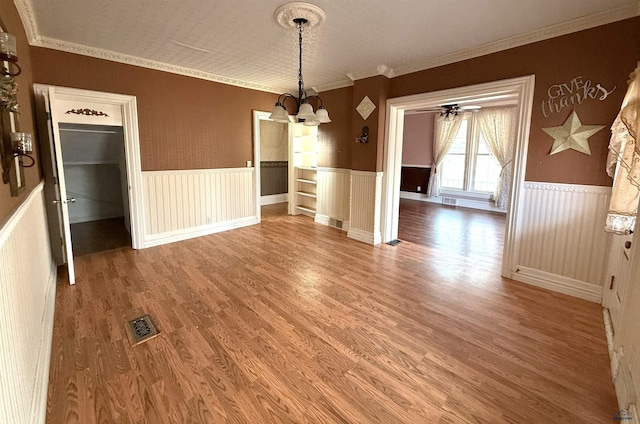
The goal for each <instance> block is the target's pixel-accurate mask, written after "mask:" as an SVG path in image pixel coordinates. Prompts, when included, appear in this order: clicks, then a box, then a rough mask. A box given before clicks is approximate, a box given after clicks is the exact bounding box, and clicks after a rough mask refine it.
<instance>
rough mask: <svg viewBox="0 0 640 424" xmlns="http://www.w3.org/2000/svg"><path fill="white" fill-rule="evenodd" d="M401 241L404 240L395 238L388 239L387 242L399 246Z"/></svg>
mask: <svg viewBox="0 0 640 424" xmlns="http://www.w3.org/2000/svg"><path fill="white" fill-rule="evenodd" d="M401 241H402V240H398V239H395V240H391V241H388V242H387V244H388V245H389V246H397V245H399V244H400V242H401Z"/></svg>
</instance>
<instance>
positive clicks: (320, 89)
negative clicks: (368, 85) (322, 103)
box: [311, 79, 353, 93]
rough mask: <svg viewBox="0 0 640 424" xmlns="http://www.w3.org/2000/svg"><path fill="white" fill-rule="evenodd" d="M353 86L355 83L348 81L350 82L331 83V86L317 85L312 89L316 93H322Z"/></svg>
mask: <svg viewBox="0 0 640 424" xmlns="http://www.w3.org/2000/svg"><path fill="white" fill-rule="evenodd" d="M352 86H353V81H352V80H350V79H348V80H341V81H336V82H330V83H329V84H322V85H316V86H314V87H311V88H312V89H313V91H315V92H316V93H322V92H323V91H330V90H337V89H339V88H345V87H352Z"/></svg>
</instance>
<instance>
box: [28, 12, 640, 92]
mask: <svg viewBox="0 0 640 424" xmlns="http://www.w3.org/2000/svg"><path fill="white" fill-rule="evenodd" d="M15 2H16V5H17V6H18V8H19V11H20V13H21V16H22V19H23V21H24V22H25V26H27V32H28V35H29V37H30V40H31V43H32V44H34V45H41V46H44V47H52V48H58V49H61V50H67V51H74V52H78V53H83V54H89V55H92V56H98V57H106V58H111V59H114V60H119V61H128V62H130V63H138V64H142V65H143V66H151V67H156V68H159V69H166V70H170V71H174V72H178V73H187V74H192V75H195V76H200V77H203V78H208V79H213V80H219V81H222V82H227V83H232V84H235V85H241V86H248V87H252V88H258V89H263V90H267V91H274V92H282V91H284V90H289V91H291V90H295V89H296V83H297V79H296V78H297V70H298V63H297V56H298V52H297V49H298V45H297V42H298V40H297V33H296V30H291V29H284V28H283V27H281V26H280V25H278V23H277V22H276V19H275V17H274V11H275V10H276V9H277V8H278V7H279V6H280V5H282V4H283V3H286V0H285V1H282V0H260V1H255V0H252V1H250V0H181V1H179V2H177V1H169V0H136V1H131V0H109V1H96V0H92V1H91V0H66V1H51V0H16V1H15ZM311 3H313V4H315V5H317V6H319V7H321V8H322V9H323V10H324V11H325V12H326V20H325V22H324V23H323V24H322V25H321V26H319V27H317V28H315V29H313V30H310V31H308V32H306V33H305V34H304V44H303V46H304V47H303V51H304V58H303V74H304V78H305V86H306V87H307V88H310V87H316V88H318V89H319V90H322V89H326V88H329V87H335V86H346V85H349V83H350V82H351V80H352V79H358V78H361V77H366V76H371V75H376V74H379V73H380V74H385V75H387V76H394V75H400V74H403V73H408V72H411V71H415V70H417V69H424V68H427V67H430V66H435V65H439V64H443V63H446V62H447V61H448V62H451V61H453V60H455V59H456V58H457V59H460V58H466V57H470V56H473V55H479V54H482V53H487V52H490V51H496V50H499V49H502V48H507V47H512V46H515V45H519V44H524V43H526V42H529V41H537V40H539V39H543V38H547V37H550V36H553V35H557V34H560V33H567V32H570V31H574V30H577V29H582V28H585V27H589V26H594V25H598V24H602V23H607V22H611V21H615V20H618V19H623V18H626V17H629V16H634V15H638V13H639V12H640V6H639V4H640V3H639V2H638V1H629V0H516V1H514V0H482V1H479V0H456V1H455V2H442V1H434V0H393V1H390V0H386V1H383V0H348V1H335V0H334V1H330V0H311ZM171 66H173V67H179V68H171Z"/></svg>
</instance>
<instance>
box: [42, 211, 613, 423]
mask: <svg viewBox="0 0 640 424" xmlns="http://www.w3.org/2000/svg"><path fill="white" fill-rule="evenodd" d="M399 237H400V239H401V240H403V241H402V242H401V243H400V244H399V245H397V246H395V247H394V246H388V245H381V246H376V247H372V246H369V245H366V244H363V243H359V242H356V241H353V240H350V239H348V238H347V237H346V235H345V233H343V232H341V231H339V230H337V229H333V228H329V227H326V226H322V225H319V224H316V223H314V222H313V221H312V220H310V219H308V218H307V217H304V216H287V215H286V208H285V207H283V206H282V205H271V206H268V207H264V208H263V219H262V223H261V224H260V225H256V226H251V227H246V228H241V229H238V230H233V231H228V232H224V233H219V234H214V235H211V236H207V237H201V238H198V239H192V240H186V241H183V242H179V243H173V244H169V245H164V246H158V247H155V248H150V249H145V250H141V251H134V250H131V249H129V248H122V249H116V250H110V251H107V252H101V253H95V254H90V255H86V256H82V257H79V258H77V259H76V268H77V276H78V278H77V284H76V285H75V286H73V287H71V286H68V285H66V284H64V283H63V278H64V275H63V273H60V275H61V276H60V281H59V283H58V284H59V286H58V291H57V294H56V311H55V323H54V332H53V334H54V336H53V349H52V360H51V371H50V381H49V393H48V401H47V422H48V423H51V424H58V423H65V424H66V423H74V422H77V423H82V424H86V423H97V422H105V423H109V422H113V423H144V422H146V423H153V424H156V423H160V424H162V423H384V424H389V423H462V424H467V423H491V424H494V423H534V424H535V423H541V424H547V423H555V422H558V423H573V422H576V423H578V422H580V423H587V424H593V423H605V422H610V421H611V419H612V417H613V416H614V415H615V413H616V410H617V405H616V400H615V393H614V390H613V385H612V383H611V376H610V371H609V363H608V353H607V349H606V341H605V337H604V328H603V323H602V318H601V312H600V307H599V305H596V304H593V303H589V302H586V301H583V300H579V299H575V298H571V297H569V296H565V295H561V294H558V293H553V292H549V291H545V290H543V289H540V288H536V287H532V286H528V285H524V284H521V283H517V282H514V281H510V280H507V279H504V278H502V277H500V275H499V273H500V268H501V266H500V260H501V254H502V253H501V252H502V239H503V237H504V216H503V215H500V214H494V213H485V212H473V211H469V210H463V209H460V208H458V209H455V208H454V209H451V208H446V207H441V206H438V205H431V204H427V203H424V202H415V201H406V200H402V201H401V208H400V231H399ZM147 313H148V314H150V315H151V316H152V318H153V320H154V321H155V323H156V325H157V327H158V328H159V329H160V330H161V333H160V335H159V336H158V337H156V338H154V339H151V340H149V341H147V342H145V343H142V344H140V345H137V346H133V345H132V338H131V336H130V335H129V334H128V333H127V332H126V325H127V321H129V320H131V319H134V318H137V317H139V316H141V315H144V314H147Z"/></svg>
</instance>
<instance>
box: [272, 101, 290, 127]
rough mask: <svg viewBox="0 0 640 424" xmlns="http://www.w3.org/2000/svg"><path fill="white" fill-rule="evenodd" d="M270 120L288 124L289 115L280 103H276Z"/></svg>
mask: <svg viewBox="0 0 640 424" xmlns="http://www.w3.org/2000/svg"><path fill="white" fill-rule="evenodd" d="M269 119H271V120H272V121H275V122H283V123H288V122H289V114H288V113H287V111H286V110H285V109H284V107H282V105H281V104H280V103H276V105H275V106H274V107H273V110H272V111H271V115H270V116H269Z"/></svg>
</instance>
